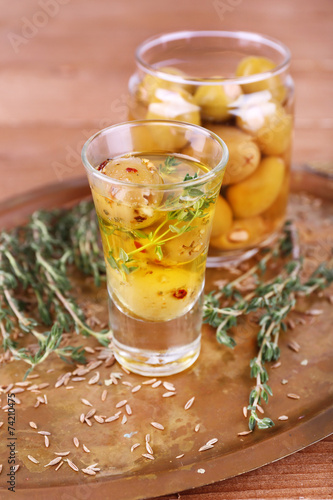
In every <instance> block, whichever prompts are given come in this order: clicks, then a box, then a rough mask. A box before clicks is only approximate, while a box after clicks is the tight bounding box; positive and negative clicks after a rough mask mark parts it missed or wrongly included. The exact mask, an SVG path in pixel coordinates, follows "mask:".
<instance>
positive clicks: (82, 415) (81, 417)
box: [80, 413, 85, 424]
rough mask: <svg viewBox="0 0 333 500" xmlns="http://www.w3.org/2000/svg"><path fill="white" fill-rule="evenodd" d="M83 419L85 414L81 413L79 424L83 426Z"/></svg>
mask: <svg viewBox="0 0 333 500" xmlns="http://www.w3.org/2000/svg"><path fill="white" fill-rule="evenodd" d="M84 419H85V414H84V413H81V415H80V422H81V424H83V422H84Z"/></svg>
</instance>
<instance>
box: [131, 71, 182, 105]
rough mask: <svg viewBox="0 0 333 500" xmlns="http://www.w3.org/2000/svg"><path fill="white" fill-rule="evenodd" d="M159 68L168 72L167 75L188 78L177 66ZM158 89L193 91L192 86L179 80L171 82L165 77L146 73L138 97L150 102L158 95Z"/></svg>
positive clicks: (139, 87) (140, 99)
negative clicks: (178, 81)
mask: <svg viewBox="0 0 333 500" xmlns="http://www.w3.org/2000/svg"><path fill="white" fill-rule="evenodd" d="M158 70H159V71H160V72H162V73H166V74H167V75H176V76H181V77H182V78H186V74H185V73H184V72H183V71H181V70H180V69H177V68H172V67H165V68H158ZM158 89H168V90H175V91H176V92H178V91H182V90H186V91H188V92H190V91H191V89H192V86H191V85H187V84H182V83H177V82H171V81H169V80H164V79H163V78H159V77H157V76H154V75H150V74H149V73H148V74H146V75H145V76H144V78H143V80H142V81H141V83H140V84H139V86H138V90H137V98H138V100H139V101H142V102H144V103H147V104H148V103H150V102H151V101H152V100H153V99H154V98H155V96H156V91H157V90H158Z"/></svg>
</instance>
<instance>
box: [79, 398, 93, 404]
mask: <svg viewBox="0 0 333 500" xmlns="http://www.w3.org/2000/svg"><path fill="white" fill-rule="evenodd" d="M81 403H83V404H84V405H86V406H92V404H91V403H90V401H88V400H87V399H84V398H81Z"/></svg>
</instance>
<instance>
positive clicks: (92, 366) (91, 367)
mask: <svg viewBox="0 0 333 500" xmlns="http://www.w3.org/2000/svg"><path fill="white" fill-rule="evenodd" d="M102 364H103V361H93V362H91V363H89V364H88V365H87V369H88V370H89V371H92V370H95V369H96V368H98V367H99V366H101V365H102Z"/></svg>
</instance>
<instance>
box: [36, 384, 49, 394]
mask: <svg viewBox="0 0 333 500" xmlns="http://www.w3.org/2000/svg"><path fill="white" fill-rule="evenodd" d="M49 385H50V384H48V383H47V382H43V383H42V384H39V386H38V389H39V390H40V391H41V390H43V389H46V387H49ZM44 397H45V396H44Z"/></svg>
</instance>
